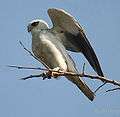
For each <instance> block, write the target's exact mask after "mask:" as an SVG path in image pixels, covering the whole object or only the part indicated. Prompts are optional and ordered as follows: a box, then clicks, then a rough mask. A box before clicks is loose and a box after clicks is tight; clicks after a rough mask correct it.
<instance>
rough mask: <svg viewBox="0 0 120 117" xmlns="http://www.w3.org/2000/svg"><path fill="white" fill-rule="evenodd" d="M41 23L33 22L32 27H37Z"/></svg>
mask: <svg viewBox="0 0 120 117" xmlns="http://www.w3.org/2000/svg"><path fill="white" fill-rule="evenodd" d="M38 23H39V22H33V23H32V24H31V26H37V25H38Z"/></svg>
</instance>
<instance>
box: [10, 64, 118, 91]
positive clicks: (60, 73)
mask: <svg viewBox="0 0 120 117" xmlns="http://www.w3.org/2000/svg"><path fill="white" fill-rule="evenodd" d="M8 67H13V68H17V69H34V70H43V71H46V73H47V74H48V73H49V77H59V76H69V75H71V76H80V77H81V78H83V77H85V78H90V79H94V80H102V81H104V83H103V84H102V85H101V86H99V87H98V88H97V89H96V90H95V92H96V91H98V90H99V89H100V88H101V87H102V86H103V85H104V84H106V83H109V84H113V85H116V86H119V87H120V82H118V81H115V80H110V79H107V78H105V77H101V76H96V75H90V74H86V73H84V74H83V73H81V74H76V73H73V72H67V71H66V72H65V71H61V70H59V71H55V70H53V69H44V68H34V67H23V66H12V65H10V66H8ZM42 75H43V74H42ZM42 75H41V74H40V75H31V76H29V77H30V78H32V77H43V76H42ZM25 79H28V77H26V78H25Z"/></svg>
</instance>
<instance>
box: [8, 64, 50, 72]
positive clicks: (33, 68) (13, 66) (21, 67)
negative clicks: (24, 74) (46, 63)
mask: <svg viewBox="0 0 120 117" xmlns="http://www.w3.org/2000/svg"><path fill="white" fill-rule="evenodd" d="M7 67H11V68H16V69H27V70H42V71H48V69H46V68H41V67H25V66H17V65H7Z"/></svg>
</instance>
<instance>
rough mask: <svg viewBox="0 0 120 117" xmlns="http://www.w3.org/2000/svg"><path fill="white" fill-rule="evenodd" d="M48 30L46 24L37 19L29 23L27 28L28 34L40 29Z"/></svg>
mask: <svg viewBox="0 0 120 117" xmlns="http://www.w3.org/2000/svg"><path fill="white" fill-rule="evenodd" d="M48 28H49V27H48V24H47V23H46V22H45V21H43V20H39V19H36V20H33V21H31V22H30V23H29V24H28V26H27V30H28V32H31V33H33V32H35V31H38V30H41V29H48Z"/></svg>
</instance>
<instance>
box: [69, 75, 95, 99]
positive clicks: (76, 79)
mask: <svg viewBox="0 0 120 117" xmlns="http://www.w3.org/2000/svg"><path fill="white" fill-rule="evenodd" d="M67 79H68V80H70V81H71V82H73V83H74V84H76V85H77V87H78V88H79V89H80V90H81V91H82V92H83V93H84V95H85V96H87V97H88V99H89V100H91V101H93V99H94V97H95V95H94V93H93V92H92V90H91V89H90V88H89V87H88V86H87V85H86V84H85V82H84V81H82V80H81V79H80V78H79V77H78V76H67Z"/></svg>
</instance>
